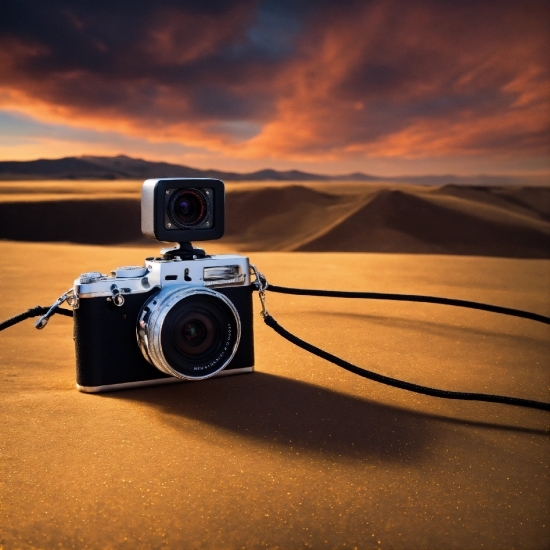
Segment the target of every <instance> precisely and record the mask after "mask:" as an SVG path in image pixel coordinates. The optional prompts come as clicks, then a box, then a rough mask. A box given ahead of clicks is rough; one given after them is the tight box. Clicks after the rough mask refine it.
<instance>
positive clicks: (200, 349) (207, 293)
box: [138, 287, 241, 379]
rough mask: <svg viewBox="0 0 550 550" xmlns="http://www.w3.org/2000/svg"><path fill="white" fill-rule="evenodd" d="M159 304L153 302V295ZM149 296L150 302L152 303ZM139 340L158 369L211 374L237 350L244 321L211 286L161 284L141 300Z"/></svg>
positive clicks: (195, 375)
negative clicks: (141, 321) (143, 313)
mask: <svg viewBox="0 0 550 550" xmlns="http://www.w3.org/2000/svg"><path fill="white" fill-rule="evenodd" d="M153 300H154V301H155V304H152V301H153ZM149 302H151V305H149ZM144 311H151V314H150V315H148V316H147V315H144V316H143V317H141V318H142V319H143V325H142V324H140V323H138V326H139V327H140V328H141V327H142V330H143V332H140V328H138V342H139V346H140V348H141V350H142V352H143V353H144V355H145V358H146V359H147V360H148V361H149V362H150V363H151V364H153V365H154V366H155V367H157V369H159V370H160V371H162V372H164V373H166V374H170V375H171V376H175V377H177V378H184V379H201V378H208V377H209V376H212V375H213V374H216V373H217V372H219V371H220V370H222V369H224V368H225V367H226V366H227V365H228V364H229V362H230V361H231V359H233V356H234V355H235V352H236V351H237V347H238V345H239V341H240V333H241V322H240V318H239V314H238V313H237V310H236V309H235V306H234V305H233V304H232V303H231V302H230V301H229V300H228V299H227V298H226V297H225V296H224V295H223V294H220V293H219V292H216V291H214V290H211V289H208V288H181V287H180V288H173V287H172V288H170V287H166V288H164V289H162V290H161V291H160V292H159V293H158V294H156V295H155V296H154V298H150V299H149V301H148V302H146V303H145V305H144V306H143V309H142V312H144Z"/></svg>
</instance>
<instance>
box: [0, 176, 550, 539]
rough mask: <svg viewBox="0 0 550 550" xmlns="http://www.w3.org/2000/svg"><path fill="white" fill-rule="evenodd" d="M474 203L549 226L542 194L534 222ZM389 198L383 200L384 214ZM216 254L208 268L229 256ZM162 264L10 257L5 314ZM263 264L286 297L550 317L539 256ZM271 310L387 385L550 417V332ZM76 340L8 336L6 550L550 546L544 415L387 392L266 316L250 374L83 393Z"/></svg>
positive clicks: (85, 253) (60, 333) (123, 256)
mask: <svg viewBox="0 0 550 550" xmlns="http://www.w3.org/2000/svg"><path fill="white" fill-rule="evenodd" d="M285 189H286V188H285ZM448 191H449V190H448V189H447V190H446V191H445V189H443V190H430V191H429V192H427V193H426V196H428V197H430V198H429V200H428V199H427V198H426V202H427V203H429V204H430V205H431V206H433V207H434V208H435V206H437V205H441V204H447V205H449V204H453V205H454V206H453V209H454V210H453V211H454V212H455V213H457V212H461V210H460V208H461V205H463V204H464V201H468V200H470V199H468V198H465V197H464V196H463V195H460V197H459V198H456V197H454V196H453V195H452V194H451V193H449V192H448ZM461 191H462V190H460V192H461ZM270 192H272V191H270ZM294 192H297V193H305V194H306V196H308V197H309V196H311V195H308V193H310V192H314V193H318V191H317V190H313V191H311V188H309V187H304V188H303V189H302V188H300V189H298V190H296V189H295V188H292V187H291V193H294ZM243 193H244V191H243ZM392 193H393V191H392ZM472 193H477V191H475V190H473V191H472ZM480 193H481V195H482V197H483V198H484V199H486V202H484V201H483V200H481V199H480V200H477V199H476V204H478V208H479V214H478V216H479V219H483V220H485V221H486V223H487V224H489V225H490V223H492V221H491V220H495V219H496V220H497V221H498V220H502V219H504V218H502V217H500V218H499V217H498V216H507V217H506V220H508V221H507V222H506V223H508V224H509V225H508V226H509V227H512V226H514V223H516V222H517V224H518V225H519V226H521V227H524V228H525V227H530V228H531V229H530V230H532V231H535V230H536V231H538V229H537V228H539V227H541V228H544V227H546V226H545V225H543V224H545V223H547V221H545V218H544V215H543V214H544V212H541V213H540V216H539V217H537V216H535V215H534V214H533V211H536V210H537V209H541V210H542V207H541V204H540V201H539V199H538V198H536V199H535V200H534V201H533V202H534V205H533V208H530V207H528V206H527V204H528V199H527V198H525V196H523V199H522V201H521V204H518V202H517V201H516V202H515V206H513V208H512V207H511V206H510V207H507V209H500V207H498V205H497V201H507V198H506V196H504V195H505V193H504V192H503V193H502V194H499V193H496V195H497V196H496V198H495V197H493V196H492V195H489V197H487V194H486V192H485V191H480ZM404 194H405V195H407V193H404ZM459 194H460V193H459ZM229 196H230V197H231V194H230V195H229ZM392 196H393V195H391V194H390V197H392ZM267 197H269V195H268V196H267ZM315 197H317V195H315ZM380 197H382V199H383V200H388V199H387V196H386V195H384V194H383V193H382V194H380V193H378V194H376V193H375V196H374V197H373V199H372V200H382V199H381V198H380ZM397 197H398V199H399V200H402V199H403V196H402V195H397ZM242 198H243V200H245V198H246V195H244V196H243V197H242ZM413 198H415V197H413ZM416 198H418V200H420V194H419V196H418V197H416ZM264 200H268V199H265V197H264ZM316 200H317V199H316ZM319 200H325V199H319ZM332 200H333V199H331V198H328V199H327V201H329V203H330V201H332ZM391 200H393V199H391ZM405 200H409V198H408V197H407V196H406V197H405ZM472 200H473V199H472ZM445 201H447V202H445ZM452 201H458V202H452ZM355 202H356V201H355V198H354V199H353V201H352V206H353V207H354V208H355V207H357V211H358V212H359V211H361V209H362V208H365V206H364V205H363V206H360V205H358V204H353V203H355ZM4 204H5V203H4ZM365 204H366V205H367V206H368V204H371V203H370V202H368V200H366V203H365ZM506 204H508V203H506ZM434 205H435V206H434ZM484 205H486V206H484ZM344 206H345V208H344ZM327 208H328V209H329V212H330V214H329V215H330V216H334V218H331V220H332V219H333V220H337V219H338V217H339V216H340V215H343V214H342V212H341V211H340V208H341V209H342V211H344V212H347V210H346V208H351V206H350V205H347V203H346V200H345V199H344V198H342V199H341V202H340V199H339V200H335V201H334V202H333V203H331V204H329V205H328V207H327ZM330 208H333V210H330ZM466 210H467V209H466ZM282 211H283V212H284V208H283V209H282ZM503 211H506V213H505V214H503V213H502V212H503ZM527 212H530V213H527ZM254 214H255V215H256V214H258V215H259V213H257V212H255V213H254ZM232 215H235V214H232ZM304 215H307V216H310V215H311V218H309V219H313V218H314V217H315V216H314V214H313V213H306V214H304ZM493 216H494V217H493ZM349 217H350V216H348V219H349ZM351 217H352V218H353V214H351ZM273 223H275V222H273ZM281 223H282V222H281ZM495 223H496V222H495ZM499 223H500V222H499ZM541 231H542V229H541ZM329 233H330V231H329ZM262 238H264V237H262ZM323 238H324V239H325V241H323V242H327V240H328V239H329V235H325V237H323V235H318V236H317V237H315V239H317V242H319V240H320V239H323ZM265 239H267V237H265ZM315 239H313V240H312V239H310V240H306V241H304V242H303V243H302V244H301V245H300V246H296V247H295V248H298V249H304V248H306V245H307V242H310V243H311V242H315ZM205 244H208V246H207V250H208V252H212V253H214V252H223V251H227V250H229V249H230V246H231V243H225V244H224V243H223V242H222V243H214V242H213V243H205ZM239 246H241V245H239ZM285 246H286V245H285ZM288 246H289V248H292V247H293V246H294V245H293V244H292V243H290V244H289V245H288ZM295 248H294V249H295ZM157 250H158V243H154V242H151V244H150V245H148V246H146V247H139V246H137V245H135V244H134V245H133V246H131V247H123V246H119V247H116V246H91V245H82V244H81V245H77V244H63V243H57V244H56V243H27V242H8V241H3V242H0V254H1V257H2V259H3V262H2V263H3V278H2V279H3V280H2V285H1V286H0V298H1V300H2V304H3V308H2V317H3V318H7V317H10V316H12V315H14V314H16V313H19V312H21V311H23V310H25V309H27V308H28V307H31V306H34V305H36V304H40V305H47V304H50V303H52V302H53V301H54V299H55V298H57V297H58V296H59V295H60V294H61V293H62V292H63V291H65V290H67V289H68V288H69V287H70V286H71V285H72V281H73V279H74V278H75V277H76V276H78V274H79V273H82V272H85V271H91V270H100V271H103V272H109V271H110V270H111V269H113V268H115V267H117V266H119V265H132V264H141V263H142V261H143V258H144V257H146V256H150V255H154V254H156V252H157ZM239 250H241V248H240V247H239ZM416 252H418V251H416ZM250 258H251V260H252V261H253V262H254V263H255V264H257V266H258V267H259V268H260V269H261V270H262V271H263V272H264V273H265V275H266V276H267V278H268V280H269V281H271V282H272V283H273V284H279V285H287V286H301V287H310V288H333V289H346V290H369V291H379V292H403V293H416V294H428V295H436V296H445V297H453V298H462V299H467V300H478V301H483V302H487V303H493V304H498V305H503V306H508V307H515V308H522V309H526V310H530V311H536V312H538V313H542V314H545V315H549V314H550V303H549V288H550V262H549V261H548V260H543V259H517V258H497V257H493V258H487V257H482V256H477V257H473V256H448V255H443V254H440V255H424V254H418V253H417V254H381V253H364V252H363V253H349V252H341V253H335V252H333V253H327V252H325V253H317V252H307V253H304V252H285V251H278V252H273V251H271V252H259V251H258V252H256V251H251V252H250ZM267 299H268V304H267V305H268V309H269V310H270V312H271V314H272V315H273V316H274V317H275V318H276V319H277V320H278V321H279V322H280V323H281V324H282V325H283V326H284V327H286V328H287V329H289V330H291V331H293V332H295V333H296V334H297V335H299V336H301V337H302V338H304V339H306V340H308V341H310V342H312V343H313V344H316V345H318V346H320V347H322V348H324V349H327V350H328V351H330V352H332V353H334V354H337V355H340V356H342V357H344V358H345V359H347V360H349V361H352V362H355V363H356V364H358V365H361V366H364V367H365V368H369V369H371V370H374V371H376V372H380V373H383V374H386V375H390V376H396V377H399V378H401V379H404V380H409V381H413V382H417V383H420V384H427V385H431V386H434V387H438V388H444V389H452V390H465V391H479V392H489V393H491V392H494V393H500V394H505V395H513V396H518V397H525V398H530V399H537V400H543V401H548V400H549V394H548V387H549V382H550V377H549V373H548V356H549V351H550V350H549V348H550V332H549V329H548V326H547V325H543V324H540V323H536V322H532V321H527V320H522V319H517V318H512V317H505V316H501V315H495V314H492V313H487V312H480V311H472V310H467V309H461V308H450V307H445V306H440V305H430V304H415V303H398V302H382V301H367V300H363V301H360V300H346V299H323V298H310V297H298V296H284V295H279V294H274V293H268V296H267ZM255 300H256V301H255V304H254V306H255V311H256V312H258V311H259V303H258V301H257V298H255ZM71 331H72V320H71V319H68V318H64V317H60V316H55V317H54V318H52V320H51V321H50V323H49V325H48V326H47V327H46V328H45V329H44V330H43V331H41V332H39V331H36V330H35V329H34V328H33V323H32V321H30V320H28V321H25V322H23V323H21V324H19V325H16V326H14V327H11V328H9V329H7V330H6V331H4V332H2V333H0V363H1V367H2V368H1V374H2V385H1V392H2V407H1V409H0V415H1V416H2V421H1V422H2V427H3V429H2V431H1V435H0V442H1V461H0V465H1V475H0V495H1V496H0V517H1V518H2V519H1V520H0V526H1V527H0V530H1V534H0V547H2V548H53V547H59V548H128V549H134V548H264V547H265V548H283V549H287V548H303V547H306V548H415V549H416V548H437V549H445V548H457V549H465V548H514V549H521V548H526V549H536V548H541V549H542V548H548V546H549V545H550V524H549V521H548V518H549V516H550V513H549V512H550V509H549V508H550V505H549V499H548V495H549V494H550V480H549V472H548V465H549V464H550V441H549V437H548V436H549V431H550V422H549V420H550V419H549V415H548V413H546V412H542V411H535V410H528V409H522V408H518V407H511V406H504V405H496V404H489V403H477V402H461V401H449V400H443V399H435V398H430V397H426V396H421V395H417V394H412V393H409V392H405V391H401V390H398V389H394V388H389V387H385V386H381V385H379V384H376V383H374V382H370V381H367V380H365V379H362V378H359V377H357V376H355V375H353V374H351V373H348V372H346V371H343V370H341V369H339V368H338V367H336V366H334V365H331V364H328V363H326V362H324V361H323V360H321V359H318V358H316V357H314V356H311V355H309V354H307V353H306V352H304V351H302V350H299V349H296V348H295V347H293V346H292V345H291V344H290V343H288V342H286V341H284V340H282V339H281V338H280V337H279V336H278V335H277V334H275V333H274V332H273V331H272V330H271V329H269V328H268V327H266V326H265V325H264V324H263V322H262V321H261V318H260V316H259V315H258V314H256V317H255V348H256V367H255V368H256V371H255V372H254V373H252V374H245V375H240V376H233V377H226V378H218V379H211V380H207V381H204V382H193V383H181V384H173V385H170V386H164V387H156V388H144V389H139V390H127V391H120V392H116V393H111V394H103V395H88V394H83V393H80V392H78V391H77V390H76V389H75V386H74V379H75V358H74V348H73V341H72V332H71Z"/></svg>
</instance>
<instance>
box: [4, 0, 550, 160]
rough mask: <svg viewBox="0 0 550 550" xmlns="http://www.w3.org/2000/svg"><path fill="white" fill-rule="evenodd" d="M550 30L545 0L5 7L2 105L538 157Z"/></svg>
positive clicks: (219, 133)
mask: <svg viewBox="0 0 550 550" xmlns="http://www.w3.org/2000/svg"><path fill="white" fill-rule="evenodd" d="M549 28H550V8H549V7H548V4H547V3H545V2H522V3H518V2H502V1H499V2H466V1H463V2H456V1H452V2H451V1H435V0H434V1H417V2H397V1H392V0H380V1H372V2H365V1H353V2H352V1H349V2H344V1H342V2H332V1H328V0H327V1H313V0H311V1H290V0H289V1H286V0H285V1H275V0H268V1H256V0H250V1H240V2H233V1H209V2H204V1H185V2H180V1H172V2H171V1H162V2H142V1H132V2H130V1H119V2H104V1H96V2H93V3H92V2H78V3H77V2H70V1H62V0H49V1H48V2H43V1H38V0H19V1H4V2H3V3H2V5H1V7H0V47H1V49H2V53H0V71H1V73H0V74H1V76H0V107H1V106H2V105H8V106H9V107H10V108H12V109H19V110H21V111H22V112H25V113H27V114H30V115H32V116H37V117H46V118H47V117H48V116H50V117H52V118H53V119H55V120H57V121H60V120H62V119H63V117H66V120H67V121H68V122H70V123H71V122H72V123H78V121H82V124H84V123H85V124H87V125H88V126H93V125H94V120H95V121H97V126H98V127H101V128H103V129H104V128H109V127H110V126H109V125H110V124H111V125H112V127H113V128H115V127H116V128H123V129H124V128H126V130H125V131H127V132H133V133H136V132H137V133H142V134H146V132H150V131H154V132H157V133H158V135H157V137H158V139H161V138H162V137H163V136H169V137H170V138H171V139H178V140H180V141H181V142H182V143H192V144H195V145H197V144H202V145H204V146H207V147H209V148H211V149H214V150H220V151H221V150H225V151H226V152H231V151H233V152H234V153H235V154H239V155H244V156H246V155H249V156H260V155H270V154H272V155H275V156H280V157H285V156H290V157H292V156H293V155H295V156H300V155H302V156H313V157H314V156H315V155H333V156H334V155H335V156H338V155H340V156H342V155H347V154H363V155H365V154H366V155H369V154H375V155H384V154H388V155H390V156H391V155H394V154H402V155H407V154H408V155H413V156H414V155H426V154H430V142H432V143H433V144H432V146H431V151H432V153H433V154H435V155H439V154H452V153H461V152H465V153H470V152H472V151H475V152H480V151H485V152H489V153H495V154H503V153H506V152H508V151H510V150H513V148H514V143H518V145H519V148H520V149H522V150H524V151H531V152H534V153H538V152H540V151H542V150H544V149H545V148H546V147H547V133H546V132H547V130H548V119H549V113H548V99H549V98H548V85H549V82H550V76H549V62H550V60H549V53H548V52H549V51H550V39H549V31H548V29H549ZM151 128H153V129H154V130H151ZM384 151H386V152H384Z"/></svg>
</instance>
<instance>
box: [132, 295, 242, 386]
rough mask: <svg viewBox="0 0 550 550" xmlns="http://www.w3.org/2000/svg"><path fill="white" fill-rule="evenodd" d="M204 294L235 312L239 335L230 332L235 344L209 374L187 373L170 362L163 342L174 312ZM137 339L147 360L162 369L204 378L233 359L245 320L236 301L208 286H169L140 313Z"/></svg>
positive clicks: (234, 316)
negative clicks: (238, 310) (180, 304)
mask: <svg viewBox="0 0 550 550" xmlns="http://www.w3.org/2000/svg"><path fill="white" fill-rule="evenodd" d="M201 296H204V297H205V298H207V299H209V300H219V301H221V302H222V303H223V305H224V306H227V309H228V310H229V312H230V313H231V314H232V319H231V321H233V323H234V325H235V330H234V332H235V335H233V334H232V332H233V331H230V334H229V338H230V339H231V340H232V342H233V345H232V346H229V347H227V345H226V348H224V352H223V353H222V354H220V356H222V357H221V359H220V361H219V364H216V359H214V361H212V364H211V365H209V366H210V368H209V369H207V370H208V373H207V374H201V372H200V371H199V372H197V375H194V374H193V375H186V374H184V373H182V372H180V371H178V370H177V369H176V368H174V367H173V366H172V365H170V362H169V360H168V357H167V354H166V353H165V350H164V349H163V345H162V342H163V327H164V325H165V322H166V319H167V317H168V315H169V314H170V312H171V311H172V310H173V308H175V307H176V306H177V305H178V304H179V303H180V302H181V301H182V300H187V299H189V298H191V297H199V298H200V297H201ZM220 305H221V304H220ZM137 339H138V345H139V347H140V349H141V351H142V353H143V355H144V357H145V359H147V361H148V362H149V363H151V364H152V365H153V366H154V367H156V368H157V369H159V370H160V371H162V372H164V373H165V374H169V375H170V376H174V377H176V378H181V379H182V380H204V379H205V378H210V377H211V376H214V375H215V374H217V373H218V372H220V371H221V370H223V369H224V368H225V367H227V365H228V364H229V363H230V362H231V360H232V359H233V357H234V355H235V353H236V351H237V348H238V347H239V342H240V339H241V320H240V317H239V313H238V312H237V310H236V308H235V306H234V305H233V303H232V302H231V301H230V300H229V299H228V298H226V297H225V296H224V295H223V294H220V293H219V292H216V291H214V290H211V289H209V288H205V287H179V286H178V287H173V286H169V287H165V288H163V289H162V290H161V291H160V292H158V294H155V295H154V296H152V297H151V298H149V300H147V302H145V304H144V305H143V307H142V309H141V312H140V314H139V316H138V325H137ZM228 342H229V340H228ZM229 348H231V349H229ZM212 369H214V370H212ZM202 370H204V368H203V369H202Z"/></svg>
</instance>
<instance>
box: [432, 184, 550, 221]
mask: <svg viewBox="0 0 550 550" xmlns="http://www.w3.org/2000/svg"><path fill="white" fill-rule="evenodd" d="M429 193H430V194H431V195H442V196H452V197H457V198H460V199H467V200H470V201H473V202H476V203H485V204H490V205H493V206H497V207H501V208H504V209H506V210H511V211H516V212H518V213H520V214H525V215H528V216H530V217H538V218H540V219H542V220H544V221H550V187H517V186H513V187H512V186H511V187H509V188H507V187H481V186H471V187H464V186H461V185H456V184H447V185H442V186H440V187H435V188H433V189H431V190H430V192H429Z"/></svg>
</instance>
